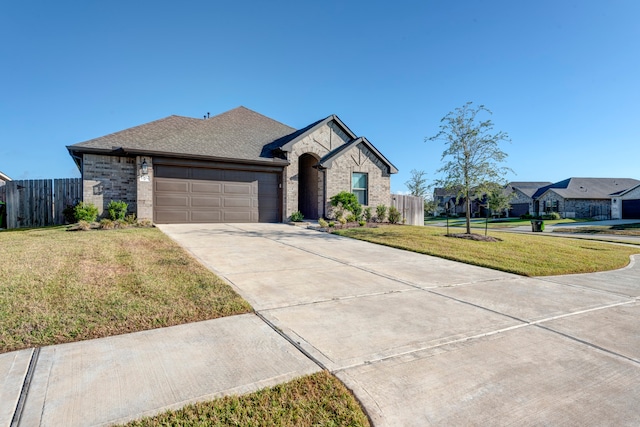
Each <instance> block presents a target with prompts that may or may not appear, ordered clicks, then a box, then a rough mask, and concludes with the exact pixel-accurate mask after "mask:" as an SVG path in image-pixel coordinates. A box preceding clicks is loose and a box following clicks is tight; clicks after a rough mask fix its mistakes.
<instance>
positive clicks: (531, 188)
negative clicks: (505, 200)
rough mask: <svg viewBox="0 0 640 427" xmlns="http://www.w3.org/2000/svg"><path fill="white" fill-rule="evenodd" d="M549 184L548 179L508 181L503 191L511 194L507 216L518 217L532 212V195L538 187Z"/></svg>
mask: <svg viewBox="0 0 640 427" xmlns="http://www.w3.org/2000/svg"><path fill="white" fill-rule="evenodd" d="M551 184H552V183H551V182H548V181H547V182H543V181H517V182H515V181H514V182H510V183H508V184H507V185H506V186H505V187H504V189H505V193H507V194H510V195H511V199H510V203H511V208H510V209H509V216H510V217H519V216H521V215H525V214H529V213H532V212H534V211H535V209H534V204H533V203H534V201H533V195H534V194H535V193H536V191H538V189H539V188H541V187H545V186H548V185H551Z"/></svg>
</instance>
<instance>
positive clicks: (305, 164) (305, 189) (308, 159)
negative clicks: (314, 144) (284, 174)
mask: <svg viewBox="0 0 640 427" xmlns="http://www.w3.org/2000/svg"><path fill="white" fill-rule="evenodd" d="M318 160H319V159H318V158H316V157H315V156H314V155H313V154H310V153H305V154H303V155H301V156H300V157H299V158H298V210H299V211H300V212H302V215H304V217H305V219H318V217H319V215H318V169H316V168H314V167H313V166H314V165H316V164H317V163H318Z"/></svg>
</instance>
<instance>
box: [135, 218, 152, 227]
mask: <svg viewBox="0 0 640 427" xmlns="http://www.w3.org/2000/svg"><path fill="white" fill-rule="evenodd" d="M152 226H153V221H151V220H150V219H147V218H144V219H141V220H138V227H152Z"/></svg>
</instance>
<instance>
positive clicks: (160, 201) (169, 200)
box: [155, 194, 189, 208]
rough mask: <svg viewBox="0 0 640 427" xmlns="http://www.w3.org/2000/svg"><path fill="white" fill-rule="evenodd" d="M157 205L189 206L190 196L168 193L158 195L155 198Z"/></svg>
mask: <svg viewBox="0 0 640 427" xmlns="http://www.w3.org/2000/svg"><path fill="white" fill-rule="evenodd" d="M155 205H156V206H157V207H160V208H162V207H185V208H186V207H189V198H188V197H186V196H177V195H171V194H167V195H165V196H158V197H156V200H155Z"/></svg>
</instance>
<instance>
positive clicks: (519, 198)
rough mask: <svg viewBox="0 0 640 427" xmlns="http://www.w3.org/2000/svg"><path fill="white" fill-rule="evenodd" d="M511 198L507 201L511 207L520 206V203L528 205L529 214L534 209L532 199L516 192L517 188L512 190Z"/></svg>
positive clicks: (520, 192) (518, 191)
mask: <svg viewBox="0 0 640 427" xmlns="http://www.w3.org/2000/svg"><path fill="white" fill-rule="evenodd" d="M512 194H513V196H512V198H511V199H510V200H509V203H511V204H512V205H515V204H520V203H528V204H529V213H532V212H533V210H534V208H533V199H532V198H531V197H529V196H527V195H526V194H524V193H523V192H522V191H520V190H518V189H517V188H514V191H513V193H512Z"/></svg>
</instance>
